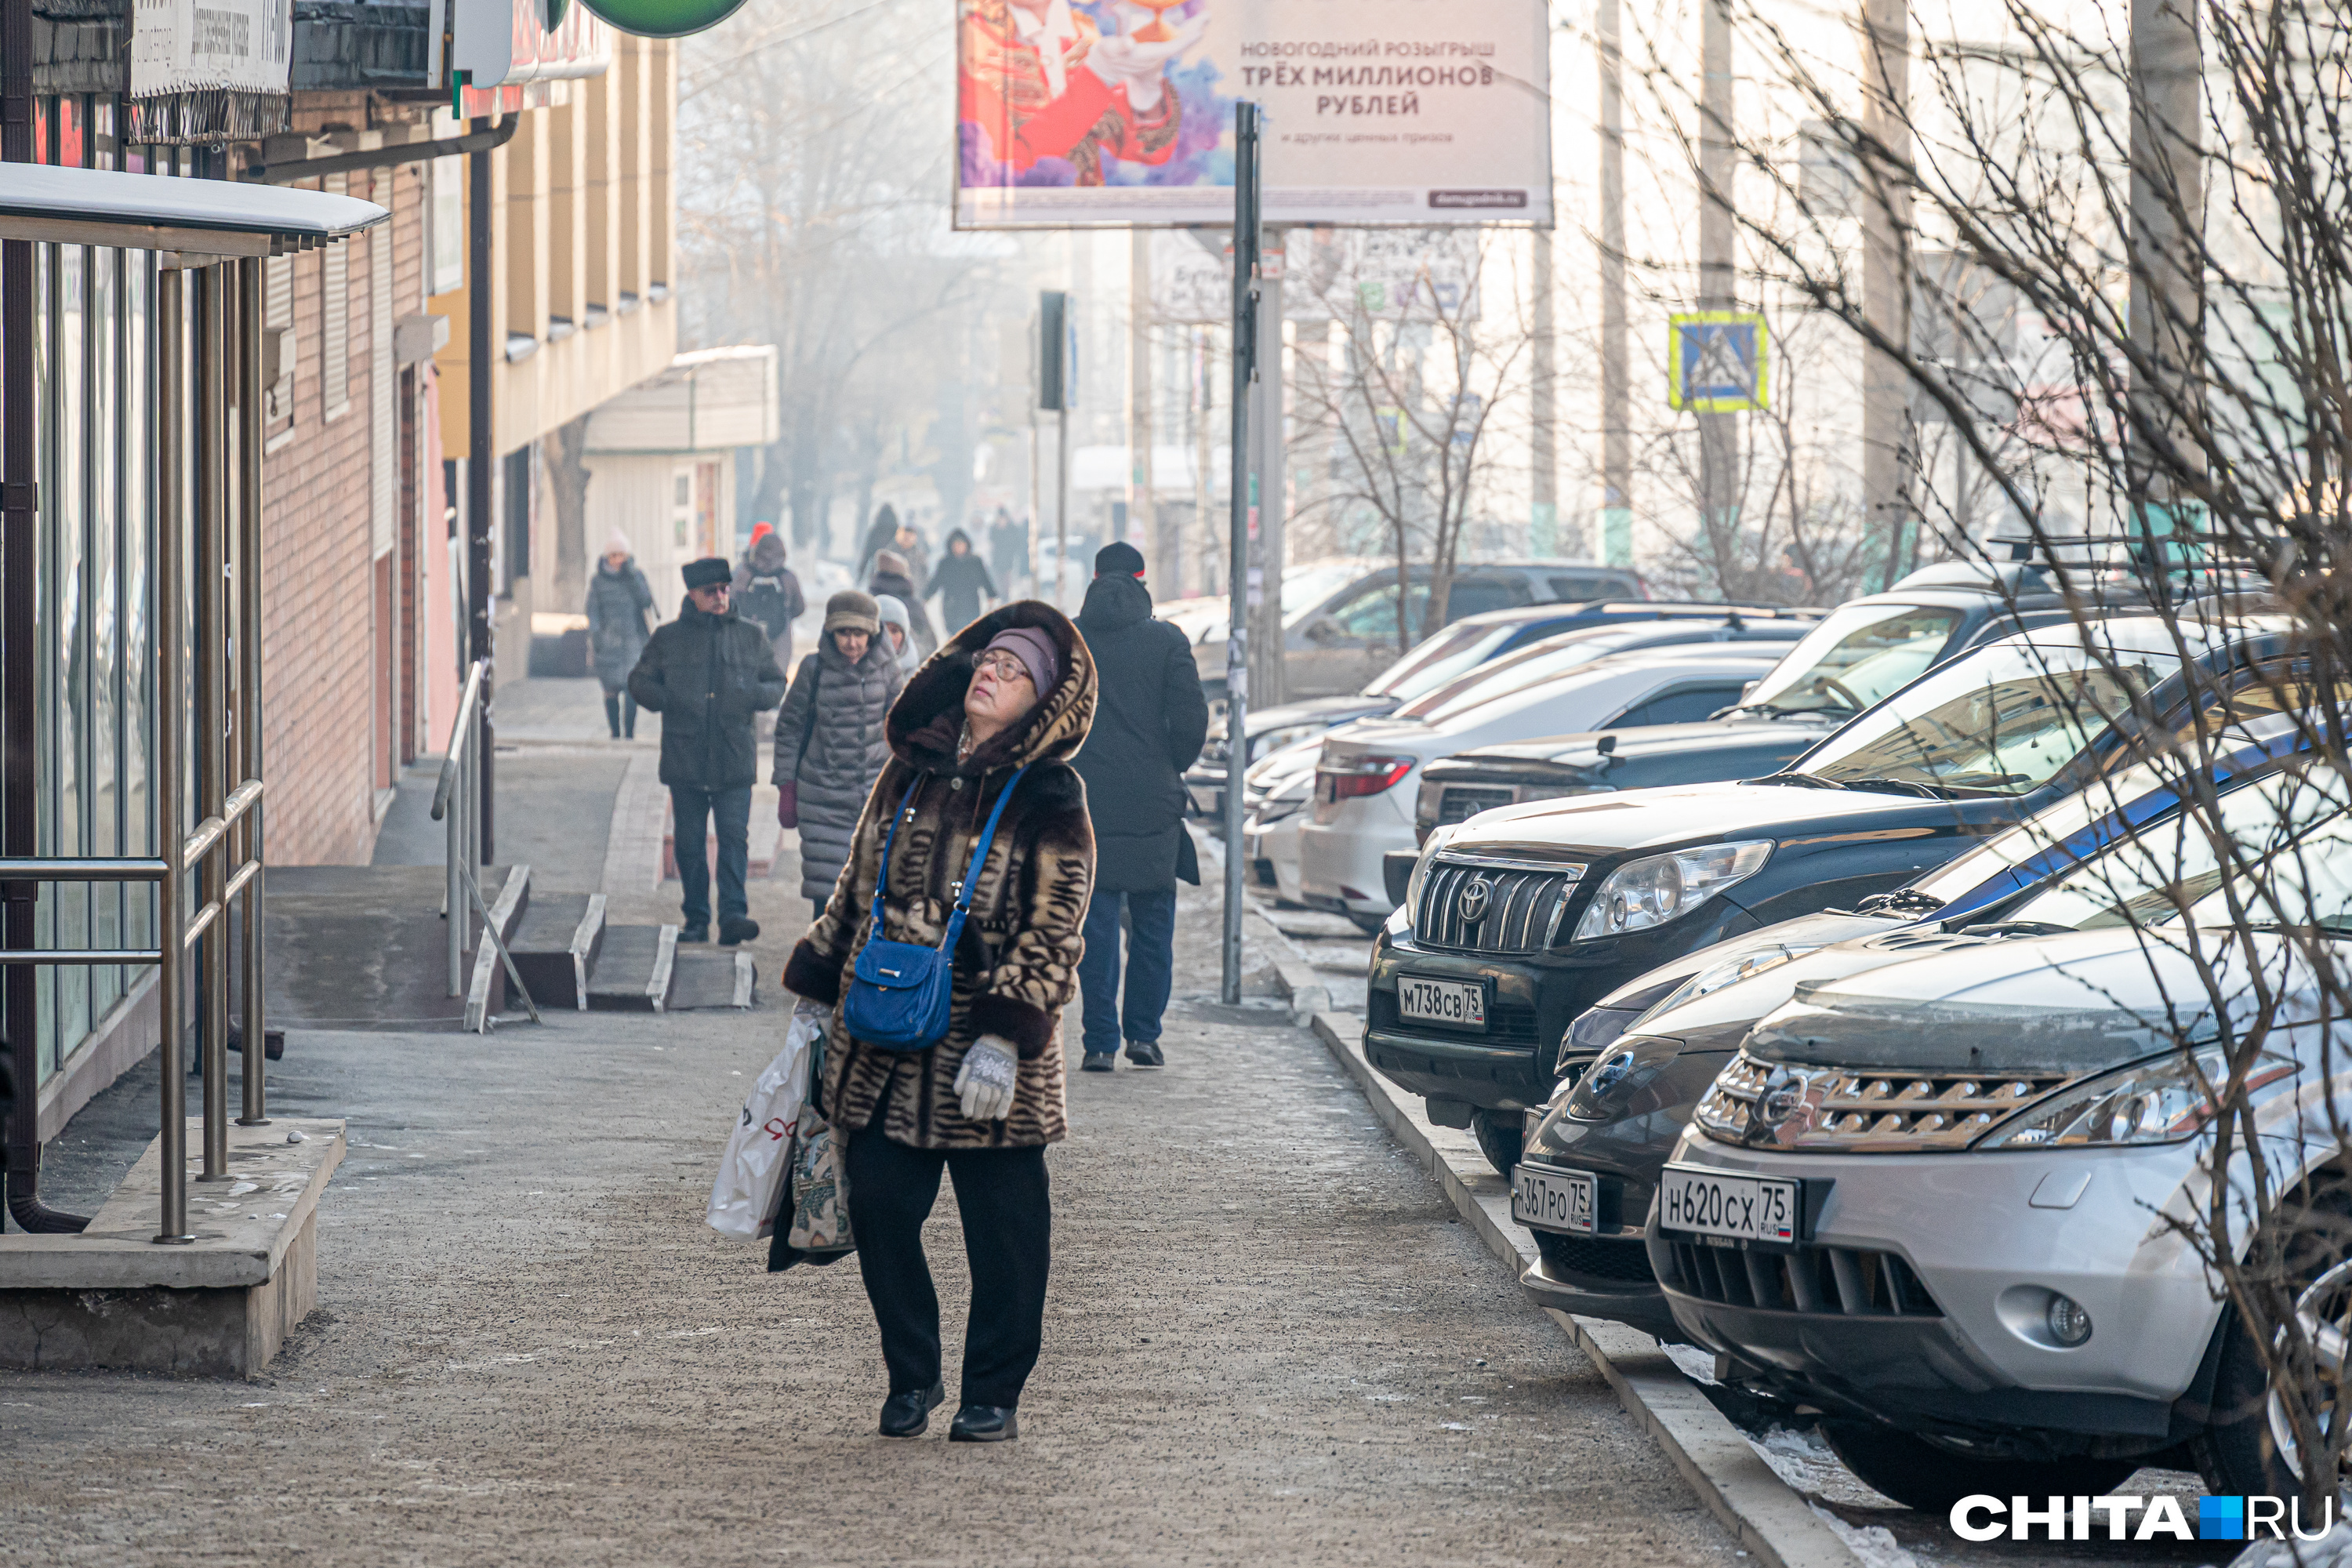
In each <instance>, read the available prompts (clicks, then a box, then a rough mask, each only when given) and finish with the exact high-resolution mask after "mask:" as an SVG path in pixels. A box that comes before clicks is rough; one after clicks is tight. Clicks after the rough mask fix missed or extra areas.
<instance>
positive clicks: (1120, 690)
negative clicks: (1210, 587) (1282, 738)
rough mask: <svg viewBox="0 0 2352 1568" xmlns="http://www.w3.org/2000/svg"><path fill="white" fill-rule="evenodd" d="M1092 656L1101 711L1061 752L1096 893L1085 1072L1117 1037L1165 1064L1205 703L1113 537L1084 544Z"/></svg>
mask: <svg viewBox="0 0 2352 1568" xmlns="http://www.w3.org/2000/svg"><path fill="white" fill-rule="evenodd" d="M1078 630H1079V631H1080V632H1082V633H1084V634H1085V636H1086V639H1087V647H1088V648H1089V649H1090V650H1092V652H1093V654H1094V659H1095V671H1096V678H1097V680H1098V681H1099V682H1100V685H1101V689H1102V711H1101V713H1100V715H1099V716H1098V717H1097V719H1096V721H1095V727H1094V735H1093V737H1092V738H1091V739H1090V740H1088V741H1087V749H1086V750H1085V751H1083V752H1079V753H1078V755H1077V757H1076V760H1075V762H1074V763H1072V765H1073V766H1074V767H1076V769H1077V772H1078V776H1079V777H1080V778H1082V779H1084V780H1086V782H1087V816H1088V817H1089V818H1090V819H1091V820H1092V822H1093V824H1094V834H1095V857H1096V875H1095V896H1094V903H1093V907H1092V908H1090V909H1089V910H1087V945H1086V956H1085V957H1084V958H1082V959H1081V960H1079V963H1078V981H1079V984H1080V986H1081V987H1082V988H1083V990H1084V991H1085V994H1086V1007H1085V1021H1086V1022H1085V1043H1086V1058H1085V1059H1084V1060H1083V1061H1081V1062H1080V1063H1079V1064H1078V1066H1079V1069H1080V1070H1081V1071H1084V1072H1110V1071H1112V1070H1114V1068H1116V1067H1117V1065H1118V1046H1119V1041H1120V1040H1121V1039H1122V1038H1124V1039H1125V1040H1126V1042H1127V1059H1128V1061H1129V1063H1130V1064H1132V1065H1133V1066H1136V1067H1147V1068H1156V1067H1160V1066H1164V1065H1165V1060H1166V1058H1164V1057H1163V1056H1162V1054H1161V1052H1160V1019H1161V1017H1162V1016H1164V1015H1165V1014H1166V1013H1167V1011H1168V993H1169V989H1170V987H1171V985H1172V984H1173V983H1174V981H1175V974H1176V884H1177V882H1178V881H1179V880H1180V879H1181V880H1183V881H1187V882H1191V883H1193V884H1194V885H1196V886H1197V885H1198V884H1199V882H1200V880H1201V864H1200V859H1199V858H1198V856H1197V854H1196V853H1195V851H1194V850H1193V847H1192V836H1191V835H1190V834H1188V833H1186V832H1185V831H1184V770H1185V769H1186V768H1189V767H1191V766H1192V763H1194V762H1195V761H1197V760H1198V759H1199V757H1200V755H1201V747H1202V743H1203V742H1206V741H1207V740H1208V738H1209V703H1208V700H1207V699H1206V698H1205V697H1204V696H1202V692H1201V672H1200V670H1199V668H1197V667H1195V666H1194V664H1193V662H1192V642H1191V640H1190V639H1189V638H1187V637H1185V636H1184V634H1183V632H1182V631H1181V630H1180V629H1178V628H1177V627H1176V626H1171V625H1170V624H1169V623H1168V622H1166V621H1160V620H1154V619H1152V616H1151V594H1150V590H1148V589H1146V588H1145V587H1144V585H1143V556H1142V553H1141V552H1139V551H1138V550H1137V549H1136V548H1135V546H1133V545H1131V544H1129V543H1126V542H1118V543H1113V544H1108V545H1105V546H1104V547H1103V548H1102V550H1101V551H1100V552H1097V554H1096V556H1095V579H1094V581H1093V583H1091V584H1088V585H1087V600H1086V605H1085V606H1084V607H1083V608H1081V609H1080V610H1079V611H1078ZM1122 912H1123V913H1124V914H1125V916H1126V925H1127V928H1128V931H1127V994H1126V998H1125V1005H1124V1007H1122V1006H1121V1005H1120V995H1119V950H1118V949H1119V926H1120V915H1121V914H1122Z"/></svg>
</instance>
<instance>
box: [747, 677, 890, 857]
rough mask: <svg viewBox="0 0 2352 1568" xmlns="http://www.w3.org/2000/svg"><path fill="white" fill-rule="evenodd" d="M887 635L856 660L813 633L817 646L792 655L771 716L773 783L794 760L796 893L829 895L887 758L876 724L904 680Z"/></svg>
mask: <svg viewBox="0 0 2352 1568" xmlns="http://www.w3.org/2000/svg"><path fill="white" fill-rule="evenodd" d="M905 679H906V678H905V676H903V675H902V674H901V673H900V672H899V669H898V659H897V658H896V657H895V656H894V655H893V654H892V653H891V652H890V642H889V639H888V638H887V637H876V638H874V639H873V641H871V642H870V643H868V644H867V645H866V657H865V658H861V659H859V660H858V661H857V662H856V664H852V663H850V662H849V661H848V660H847V659H845V658H842V657H841V649H840V648H838V647H835V646H834V641H833V638H832V637H822V638H820V639H819V641H818V644H817V651H816V652H814V653H813V654H810V655H808V656H807V657H805V658H803V659H802V660H801V662H800V668H798V669H796V670H794V671H793V689H792V690H791V691H789V692H787V693H786V694H785V696H784V706H783V710H782V712H780V713H778V714H777V715H776V756H775V771H774V773H772V775H771V778H772V781H773V782H774V783H776V784H782V783H783V782H784V781H785V780H786V779H788V778H792V777H794V776H795V774H794V772H793V769H794V766H795V763H797V765H798V768H799V772H798V774H797V776H798V777H799V779H800V785H801V788H800V810H801V897H803V898H804V899H829V898H831V897H832V896H833V884H834V882H835V880H836V879H838V878H839V877H840V876H841V868H842V866H843V864H844V863H845V861H847V860H848V858H849V845H850V840H851V839H852V838H853V837H855V836H856V832H857V818H858V816H859V815H860V814H861V813H863V812H864V811H865V809H866V796H867V795H870V794H872V793H873V790H874V781H875V780H876V779H877V778H878V777H880V776H881V773H882V765H883V763H887V762H888V761H889V760H890V742H889V740H888V737H887V735H886V734H885V732H884V729H883V721H884V720H885V719H886V718H887V716H888V714H889V711H890V704H892V703H893V702H896V701H897V700H898V688H899V686H900V685H901V684H902V683H903V682H904V680H905ZM812 702H814V703H815V704H816V722H815V723H814V725H811V724H810V723H809V705H810V703H812ZM804 730H805V731H807V734H808V754H807V756H805V757H803V756H802V755H801V735H802V732H803V731H804Z"/></svg>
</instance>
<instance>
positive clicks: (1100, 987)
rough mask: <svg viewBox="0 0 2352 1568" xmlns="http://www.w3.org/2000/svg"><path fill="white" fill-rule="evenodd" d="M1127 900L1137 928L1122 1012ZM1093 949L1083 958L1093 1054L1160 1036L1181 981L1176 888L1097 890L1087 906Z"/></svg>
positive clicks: (1081, 968)
mask: <svg viewBox="0 0 2352 1568" xmlns="http://www.w3.org/2000/svg"><path fill="white" fill-rule="evenodd" d="M1122 901H1124V902H1125V904H1126V906H1127V916H1128V923H1129V926H1130V927H1131V928H1132V930H1131V931H1129V940H1128V947H1127V1017H1126V1020H1125V1023H1124V1025H1122V1023H1121V1021H1120V1018H1119V1005H1118V913H1119V905H1120V903H1121V902H1122ZM1086 940H1087V954H1086V956H1085V957H1084V958H1081V959H1080V960H1078V987H1079V989H1080V990H1081V991H1082V992H1084V993H1085V995H1086V1007H1085V1016H1086V1029H1085V1039H1086V1047H1087V1053H1088V1054H1089V1055H1100V1054H1103V1053H1106V1052H1110V1051H1116V1050H1118V1042H1119V1039H1120V1037H1122V1036H1124V1037H1126V1038H1128V1039H1130V1040H1145V1041H1154V1040H1157V1039H1159V1038H1160V1016H1161V1015H1162V1014H1164V1013H1166V1012H1167V1011H1168V991H1169V987H1170V986H1171V985H1173V984H1175V983H1176V889H1173V888H1170V889H1167V890H1166V891H1164V892H1150V893H1104V892H1097V893H1096V894H1095V899H1094V902H1093V903H1092V904H1090V905H1088V906H1087V929H1086Z"/></svg>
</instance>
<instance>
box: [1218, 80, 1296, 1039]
mask: <svg viewBox="0 0 2352 1568" xmlns="http://www.w3.org/2000/svg"><path fill="white" fill-rule="evenodd" d="M1258 306H1259V300H1258V123H1257V105H1256V104H1255V103H1251V102H1248V101H1246V100H1244V101H1242V102H1239V103H1236V104H1234V406H1233V420H1234V426H1233V429H1234V436H1233V444H1234V453H1233V485H1232V487H1231V489H1232V491H1233V498H1232V500H1233V505H1232V507H1231V509H1230V510H1231V511H1232V518H1231V523H1230V527H1231V534H1230V537H1229V542H1228V549H1229V552H1230V556H1231V560H1230V563H1229V564H1228V565H1227V567H1226V576H1227V579H1228V580H1227V584H1226V588H1227V594H1226V606H1227V610H1228V613H1229V614H1230V615H1231V616H1232V619H1231V621H1230V622H1229V623H1228V626H1227V629H1226V633H1225V747H1226V749H1225V930H1224V942H1223V956H1224V963H1223V975H1222V976H1221V984H1219V986H1218V992H1217V994H1218V995H1219V996H1221V997H1222V998H1223V1000H1224V1002H1225V1003H1226V1004H1227V1005H1233V1004H1235V1003H1238V1002H1239V1001H1240V1000H1241V999H1242V872H1243V870H1244V866H1243V864H1242V805H1243V801H1242V795H1243V789H1242V775H1243V774H1244V773H1246V772H1248V770H1249V731H1248V727H1247V726H1248V719H1249V625H1250V614H1249V578H1250V573H1249V546H1250V487H1249V434H1250V429H1249V405H1250V395H1251V390H1252V384H1253V383H1254V382H1255V381H1256V380H1257V326H1258V321H1259V319H1260V318H1259V313H1258ZM1279 346H1280V345H1279V344H1277V345H1276V348H1277V351H1278V350H1279ZM1280 602H1281V601H1280V593H1279V591H1278V590H1277V592H1276V603H1277V604H1279V603H1280Z"/></svg>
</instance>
